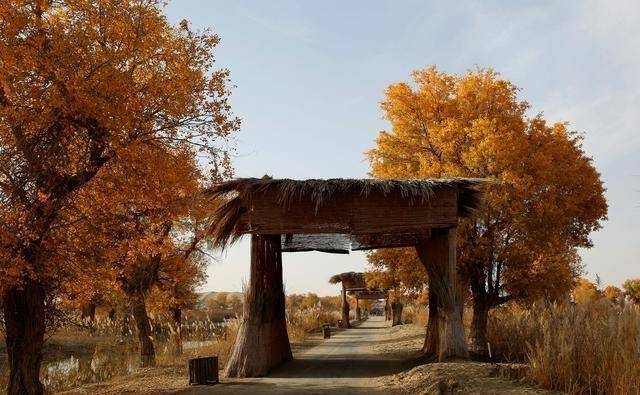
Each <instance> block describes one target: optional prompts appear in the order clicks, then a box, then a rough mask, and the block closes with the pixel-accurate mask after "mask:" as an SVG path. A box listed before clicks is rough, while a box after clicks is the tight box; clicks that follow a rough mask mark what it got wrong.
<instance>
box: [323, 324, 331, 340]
mask: <svg viewBox="0 0 640 395" xmlns="http://www.w3.org/2000/svg"><path fill="white" fill-rule="evenodd" d="M322 336H323V337H324V338H325V339H330V338H331V327H330V326H329V324H323V325H322Z"/></svg>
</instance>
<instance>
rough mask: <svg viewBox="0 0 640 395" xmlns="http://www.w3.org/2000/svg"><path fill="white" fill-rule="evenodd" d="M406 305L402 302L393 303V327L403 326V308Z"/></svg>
mask: <svg viewBox="0 0 640 395" xmlns="http://www.w3.org/2000/svg"><path fill="white" fill-rule="evenodd" d="M403 307H404V305H403V304H402V303H400V302H392V303H391V320H392V321H391V326H396V325H402V308H403Z"/></svg>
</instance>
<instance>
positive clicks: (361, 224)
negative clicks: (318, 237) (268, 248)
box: [243, 187, 458, 234]
mask: <svg viewBox="0 0 640 395" xmlns="http://www.w3.org/2000/svg"><path fill="white" fill-rule="evenodd" d="M311 201H312V199H300V200H299V201H295V202H293V203H292V204H290V205H288V206H286V205H284V204H283V203H282V202H280V201H279V198H278V193H277V191H272V190H267V191H263V192H257V193H255V194H254V196H253V198H252V201H251V202H249V211H248V213H247V216H246V217H245V218H244V220H243V221H246V224H247V227H248V229H249V232H251V233H260V234H295V233H298V234H299V233H307V234H312V233H343V234H373V233H397V232H403V233H409V232H421V231H424V230H425V229H428V228H443V227H451V226H455V225H456V223H457V216H458V197H457V189H456V188H452V187H442V188H437V189H435V190H434V194H433V196H431V198H430V199H429V201H420V200H412V199H409V198H404V197H402V196H400V194H399V193H393V194H384V193H382V192H372V193H370V194H369V195H366V196H362V195H358V194H354V193H336V194H335V195H334V196H332V198H331V199H329V201H327V202H325V203H324V204H323V205H321V206H320V207H316V206H315V205H314V204H313V203H311Z"/></svg>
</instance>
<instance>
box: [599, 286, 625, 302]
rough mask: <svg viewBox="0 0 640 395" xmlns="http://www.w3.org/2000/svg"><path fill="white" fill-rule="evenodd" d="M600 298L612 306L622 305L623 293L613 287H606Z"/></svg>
mask: <svg viewBox="0 0 640 395" xmlns="http://www.w3.org/2000/svg"><path fill="white" fill-rule="evenodd" d="M602 296H604V297H605V298H606V299H607V300H608V301H609V302H611V303H612V304H614V305H623V303H624V292H622V290H621V289H620V288H618V287H616V286H615V285H607V286H606V287H605V288H604V290H602Z"/></svg>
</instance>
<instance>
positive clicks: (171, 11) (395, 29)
mask: <svg viewBox="0 0 640 395" xmlns="http://www.w3.org/2000/svg"><path fill="white" fill-rule="evenodd" d="M167 13H168V15H169V18H170V20H171V21H173V22H178V21H180V20H181V19H187V20H189V21H190V22H191V23H192V25H193V26H194V27H197V28H206V27H208V28H211V29H212V30H213V31H214V32H215V33H216V34H218V35H219V36H220V37H221V38H222V42H221V44H220V46H219V48H217V50H216V56H217V61H218V65H219V66H220V67H226V68H229V69H230V70H231V79H232V80H233V83H234V84H235V85H236V88H235V89H234V91H233V98H232V105H233V108H234V112H235V113H236V114H237V115H238V116H239V117H241V118H242V120H243V125H242V131H241V133H240V134H239V136H238V140H237V148H238V154H237V157H236V158H235V162H234V163H235V168H236V174H237V175H238V176H257V177H260V176H262V175H263V174H270V175H273V176H274V177H277V178H282V177H289V178H327V177H366V175H367V170H368V164H367V162H365V161H364V155H363V153H364V152H365V151H367V150H368V149H370V148H371V147H372V145H373V141H374V139H375V137H376V135H377V133H378V132H379V131H380V130H384V129H386V128H388V124H387V122H386V121H385V120H384V119H383V118H382V112H381V110H380V108H379V102H380V100H381V99H382V95H383V91H384V89H385V87H386V86H387V85H389V84H390V83H393V82H398V81H403V80H407V79H408V78H409V74H410V73H411V71H412V70H415V69H420V68H423V67H426V66H428V65H431V64H435V65H437V66H438V68H440V69H441V70H444V71H447V72H450V73H463V72H464V71H465V70H466V69H468V68H473V67H475V66H482V67H493V68H494V69H496V70H497V71H499V72H500V73H501V74H502V75H503V76H504V77H505V78H507V79H509V80H511V81H512V82H514V83H515V84H516V85H518V86H519V87H520V88H521V89H522V91H521V98H522V99H524V100H527V101H528V102H529V103H530V104H531V106H532V114H534V113H537V112H540V111H543V112H544V114H545V117H546V118H547V119H548V120H550V121H569V122H570V123H571V127H572V128H573V129H575V130H578V131H581V132H583V133H585V142H584V148H585V150H586V152H587V154H588V155H590V156H592V157H593V158H594V162H595V164H596V166H597V168H598V169H599V171H600V172H601V173H602V178H603V180H604V182H605V186H606V188H607V198H608V201H609V205H610V207H609V220H608V221H607V222H605V223H604V227H603V229H602V230H601V231H599V232H597V233H595V234H594V235H593V241H594V243H595V246H594V248H592V249H591V250H589V251H583V252H582V253H581V255H582V257H583V261H584V263H585V264H586V269H587V270H588V272H589V274H588V277H590V278H592V279H593V278H594V277H595V275H596V274H598V275H599V276H600V277H601V279H602V281H603V283H605V284H609V283H611V284H616V285H619V284H620V283H621V282H622V281H623V280H624V279H626V278H630V277H640V156H639V154H640V133H639V132H638V125H640V78H639V76H638V71H639V70H640V24H638V23H637V21H638V20H640V2H637V1H624V0H619V1H604V0H603V1H591V0H587V1H503V2H499V1H475V2H474V1H457V2H451V1H430V2H428V1H349V2H344V1H322V2H310V1H309V2H303V1H269V2H266V1H239V0H225V1H213V0H173V1H171V2H170V3H169V6H168V8H167ZM248 262H249V250H248V243H247V242H246V241H245V242H241V243H239V244H238V245H236V246H234V247H232V248H230V249H229V250H228V252H226V253H225V254H224V255H222V256H221V257H220V259H218V260H217V261H215V262H212V264H211V266H210V269H209V281H208V283H207V284H206V285H205V286H204V289H206V290H226V291H235V290H240V289H241V287H242V281H243V279H244V280H246V279H247V278H248ZM364 267H365V259H364V255H363V254H361V253H357V254H351V255H348V256H343V255H334V254H320V253H297V254H285V256H284V272H285V273H284V275H285V283H286V290H287V292H288V293H292V292H296V293H299V292H316V293H319V294H321V295H325V294H335V293H337V292H338V288H337V287H336V286H333V285H330V284H328V282H327V280H328V278H329V277H330V276H331V275H332V274H334V273H338V272H343V271H349V270H362V269H364Z"/></svg>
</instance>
